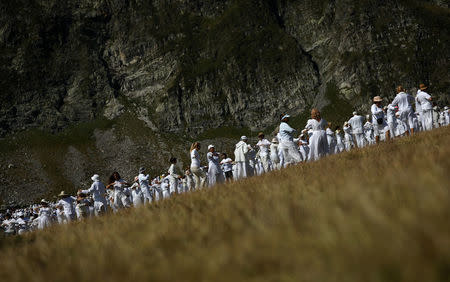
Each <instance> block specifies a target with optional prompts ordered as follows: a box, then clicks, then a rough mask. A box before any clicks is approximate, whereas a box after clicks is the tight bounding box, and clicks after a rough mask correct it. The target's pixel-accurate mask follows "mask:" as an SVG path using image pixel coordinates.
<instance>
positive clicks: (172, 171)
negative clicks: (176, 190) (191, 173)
mask: <svg viewBox="0 0 450 282" xmlns="http://www.w3.org/2000/svg"><path fill="white" fill-rule="evenodd" d="M169 176H170V177H171V178H179V177H180V174H179V172H178V169H177V166H176V165H175V164H171V165H170V167H169Z"/></svg>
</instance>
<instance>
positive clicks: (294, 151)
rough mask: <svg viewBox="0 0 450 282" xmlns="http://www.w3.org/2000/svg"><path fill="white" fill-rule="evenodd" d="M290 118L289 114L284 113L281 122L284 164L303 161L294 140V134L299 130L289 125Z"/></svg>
mask: <svg viewBox="0 0 450 282" xmlns="http://www.w3.org/2000/svg"><path fill="white" fill-rule="evenodd" d="M289 118H290V116H289V115H283V116H282V117H281V123H280V144H282V149H283V151H284V166H288V165H291V164H297V163H299V162H301V161H302V156H301V155H300V152H299V151H298V145H296V144H295V142H294V135H295V133H296V132H297V131H296V130H295V129H293V128H292V127H290V126H289V124H288V122H289Z"/></svg>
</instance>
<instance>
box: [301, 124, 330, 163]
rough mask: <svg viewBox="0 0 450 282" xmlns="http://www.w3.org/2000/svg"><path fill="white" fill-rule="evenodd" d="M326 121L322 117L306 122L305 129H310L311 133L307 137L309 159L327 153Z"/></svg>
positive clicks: (314, 158) (317, 157)
mask: <svg viewBox="0 0 450 282" xmlns="http://www.w3.org/2000/svg"><path fill="white" fill-rule="evenodd" d="M327 125H328V124H327V122H326V120H324V119H321V120H320V121H317V120H315V119H310V120H308V122H307V124H306V127H305V128H306V129H311V130H312V131H313V132H312V135H311V137H310V139H309V148H310V152H309V159H310V160H315V161H316V160H319V159H320V158H322V157H324V156H326V155H327V154H328V148H329V147H328V140H327V134H326V132H325V128H326V127H327Z"/></svg>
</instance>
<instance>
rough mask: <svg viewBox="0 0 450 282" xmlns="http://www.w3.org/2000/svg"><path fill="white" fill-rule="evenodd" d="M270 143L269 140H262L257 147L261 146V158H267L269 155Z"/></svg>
mask: <svg viewBox="0 0 450 282" xmlns="http://www.w3.org/2000/svg"><path fill="white" fill-rule="evenodd" d="M270 144H271V143H270V142H269V140H267V139H262V140H260V141H259V142H258V143H257V144H256V146H259V155H260V156H267V155H268V154H269V146H270Z"/></svg>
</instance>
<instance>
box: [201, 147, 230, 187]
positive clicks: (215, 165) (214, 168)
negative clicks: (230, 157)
mask: <svg viewBox="0 0 450 282" xmlns="http://www.w3.org/2000/svg"><path fill="white" fill-rule="evenodd" d="M206 158H207V159H208V186H209V187H212V186H214V185H216V183H222V182H224V181H225V179H224V177H223V171H222V168H221V167H220V163H219V155H218V154H217V153H212V152H208V154H207V155H206Z"/></svg>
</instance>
